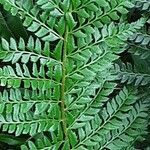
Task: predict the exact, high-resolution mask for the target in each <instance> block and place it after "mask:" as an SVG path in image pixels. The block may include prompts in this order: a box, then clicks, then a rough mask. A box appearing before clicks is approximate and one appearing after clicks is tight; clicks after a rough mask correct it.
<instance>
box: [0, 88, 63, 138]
mask: <svg viewBox="0 0 150 150" xmlns="http://www.w3.org/2000/svg"><path fill="white" fill-rule="evenodd" d="M41 99H42V101H41ZM33 109H34V111H32V110H33ZM59 117H60V115H59V109H58V105H57V101H56V100H53V99H52V97H51V94H50V91H46V92H43V91H40V92H38V91H34V92H31V91H29V90H19V89H15V90H13V89H11V90H10V91H6V90H4V92H3V93H2V92H1V93H0V122H1V126H0V127H1V129H2V131H7V132H8V133H15V135H16V136H19V135H20V134H30V135H34V134H37V133H40V132H43V131H50V130H51V129H52V128H53V127H54V126H57V124H58V118H59Z"/></svg>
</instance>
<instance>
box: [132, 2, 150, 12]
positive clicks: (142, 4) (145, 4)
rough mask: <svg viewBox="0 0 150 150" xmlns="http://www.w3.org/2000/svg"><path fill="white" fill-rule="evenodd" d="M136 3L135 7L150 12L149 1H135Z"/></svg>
mask: <svg viewBox="0 0 150 150" xmlns="http://www.w3.org/2000/svg"><path fill="white" fill-rule="evenodd" d="M133 1H134V3H135V7H136V8H138V9H140V10H142V11H145V12H150V1H149V0H133Z"/></svg>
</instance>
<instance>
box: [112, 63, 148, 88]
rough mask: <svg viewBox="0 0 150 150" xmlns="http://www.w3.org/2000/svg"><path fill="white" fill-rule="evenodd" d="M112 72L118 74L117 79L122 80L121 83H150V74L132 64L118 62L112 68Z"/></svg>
mask: <svg viewBox="0 0 150 150" xmlns="http://www.w3.org/2000/svg"><path fill="white" fill-rule="evenodd" d="M112 74H113V75H115V76H116V79H117V80H120V81H121V83H125V82H126V83H127V84H131V83H134V85H135V86H139V85H146V84H149V83H150V74H148V73H147V74H146V73H140V72H138V71H137V70H136V68H135V67H134V68H133V66H132V65H131V64H129V63H128V64H127V65H125V64H122V65H121V66H119V65H118V64H115V65H114V68H113V69H112Z"/></svg>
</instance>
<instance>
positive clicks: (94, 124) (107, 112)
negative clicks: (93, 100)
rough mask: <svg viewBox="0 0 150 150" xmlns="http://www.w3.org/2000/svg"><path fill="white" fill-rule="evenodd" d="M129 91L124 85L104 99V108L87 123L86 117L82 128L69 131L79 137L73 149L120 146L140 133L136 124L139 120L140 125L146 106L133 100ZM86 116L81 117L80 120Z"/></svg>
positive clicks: (143, 120)
mask: <svg viewBox="0 0 150 150" xmlns="http://www.w3.org/2000/svg"><path fill="white" fill-rule="evenodd" d="M133 93H134V92H133V91H132V92H131V93H130V91H128V90H127V89H126V88H124V89H123V91H121V92H120V93H119V95H118V96H116V98H115V99H112V100H110V101H108V102H106V108H104V109H102V111H100V112H99V113H98V114H97V115H96V116H95V117H94V119H93V120H92V121H91V122H90V121H88V120H87V123H86V126H85V127H83V128H82V127H80V126H79V127H78V126H77V128H76V129H75V130H73V132H74V136H75V133H76V136H77V135H78V138H79V142H78V141H76V143H74V144H75V149H104V148H109V149H115V148H117V149H121V148H122V147H125V146H128V145H129V144H130V142H131V141H133V140H134V138H133V137H134V136H137V135H139V134H140V131H138V125H139V124H140V123H141V121H142V122H143V125H144V122H146V113H145V111H146V110H147V109H146V107H147V106H146V105H145V104H144V103H143V102H139V103H136V101H137V97H136V96H135V95H134V94H133ZM131 104H132V105H131ZM133 104H135V105H133ZM143 118H145V119H143ZM86 119H87V118H86V117H83V118H82V120H80V122H82V121H84V120H85V121H86ZM144 127H145V126H144ZM131 130H132V131H133V132H135V134H134V135H133V134H132V133H131ZM126 134H128V135H126ZM74 138H75V137H74ZM76 138H77V137H76ZM74 142H75V141H74ZM113 143H117V145H116V144H113ZM72 149H74V148H72Z"/></svg>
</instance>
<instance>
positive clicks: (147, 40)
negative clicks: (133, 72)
mask: <svg viewBox="0 0 150 150" xmlns="http://www.w3.org/2000/svg"><path fill="white" fill-rule="evenodd" d="M129 41H130V42H129V52H130V53H132V54H134V55H139V56H140V57H141V59H146V58H147V57H149V55H150V52H149V48H150V35H149V34H144V33H135V34H134V35H133V36H132V37H131V38H129Z"/></svg>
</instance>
